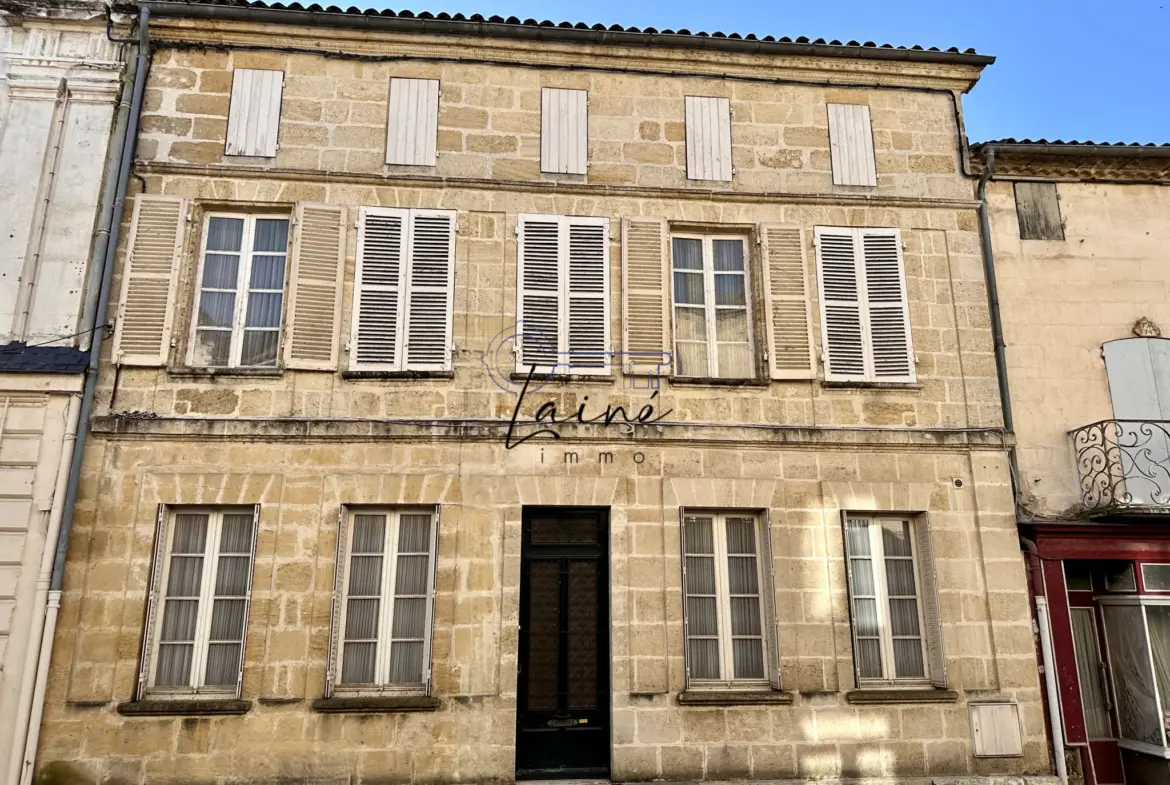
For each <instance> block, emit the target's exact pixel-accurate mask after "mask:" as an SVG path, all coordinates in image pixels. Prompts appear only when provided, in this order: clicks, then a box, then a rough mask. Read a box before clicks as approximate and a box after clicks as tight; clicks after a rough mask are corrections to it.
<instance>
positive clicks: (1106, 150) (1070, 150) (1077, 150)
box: [971, 142, 1170, 158]
mask: <svg viewBox="0 0 1170 785" xmlns="http://www.w3.org/2000/svg"><path fill="white" fill-rule="evenodd" d="M988 149H994V150H995V154H996V155H1004V154H1007V155H1010V154H1021V155H1050V156H1060V157H1067V156H1070V155H1071V156H1080V157H1101V158H1170V147H1167V146H1165V145H1160V146H1157V147H1152V146H1149V145H1110V144H1011V143H1008V144H999V143H997V142H980V143H978V144H973V145H971V152H972V153H974V154H976V155H982V154H983V151H985V150H988Z"/></svg>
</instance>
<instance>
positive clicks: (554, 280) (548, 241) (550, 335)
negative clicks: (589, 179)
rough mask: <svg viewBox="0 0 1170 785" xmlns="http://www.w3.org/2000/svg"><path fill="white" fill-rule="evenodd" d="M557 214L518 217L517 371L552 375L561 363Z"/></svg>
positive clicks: (559, 256) (560, 298)
mask: <svg viewBox="0 0 1170 785" xmlns="http://www.w3.org/2000/svg"><path fill="white" fill-rule="evenodd" d="M562 222H563V219H562V218H561V217H560V216H556V215H521V216H518V217H517V231H518V235H519V237H518V241H517V269H516V288H517V292H516V326H517V331H518V333H519V337H518V339H517V344H516V345H517V349H518V352H517V369H518V370H520V371H521V372H525V373H526V372H527V371H528V370H529V367H530V366H533V365H534V366H536V370H537V371H538V372H541V373H551V372H552V371H553V370H554V368H555V367H556V365H557V363H558V362H559V361H560V359H561V358H560V356H559V353H560V348H561V342H560V323H561V300H562V296H561V291H562V285H561V278H562V271H561V224H562Z"/></svg>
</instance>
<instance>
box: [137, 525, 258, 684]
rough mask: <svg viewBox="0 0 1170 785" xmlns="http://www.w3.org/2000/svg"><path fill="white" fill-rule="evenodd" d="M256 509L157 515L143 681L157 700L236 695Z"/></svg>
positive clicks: (249, 587)
mask: <svg viewBox="0 0 1170 785" xmlns="http://www.w3.org/2000/svg"><path fill="white" fill-rule="evenodd" d="M256 521H257V509H256V508H226V509H208V508H177V509H171V510H164V511H163V512H162V513H160V525H159V545H158V547H157V551H156V557H155V565H154V569H153V572H152V581H151V583H152V585H151V591H150V597H149V600H148V606H149V608H148V613H147V620H148V627H147V638H146V640H147V643H146V647H145V649H144V655H145V656H144V663H143V674H142V676H143V679H144V681H145V686H146V687H147V691H148V692H150V693H151V694H158V695H163V696H165V695H168V694H169V695H177V696H189V695H190V694H192V693H199V694H202V693H206V694H211V695H224V694H229V695H238V694H239V687H240V676H241V673H242V667H243V653H244V636H245V632H246V630H245V627H246V622H247V618H248V603H249V601H250V597H251V587H252V562H253V558H254V553H255V550H254V544H255V535H256Z"/></svg>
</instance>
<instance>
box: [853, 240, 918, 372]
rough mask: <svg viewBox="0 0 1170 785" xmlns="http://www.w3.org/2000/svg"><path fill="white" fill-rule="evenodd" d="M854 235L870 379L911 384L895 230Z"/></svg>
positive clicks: (905, 309) (902, 278) (903, 284)
mask: <svg viewBox="0 0 1170 785" xmlns="http://www.w3.org/2000/svg"><path fill="white" fill-rule="evenodd" d="M857 235H858V238H859V240H860V246H861V248H860V250H861V255H862V258H863V260H864V266H865V292H866V311H867V316H868V322H869V343H870V354H871V358H872V360H871V361H872V363H873V366H872V368H873V370H872V373H873V378H874V379H876V380H877V381H886V382H913V381H914V378H915V373H914V349H913V347H912V345H911V340H910V310H909V306H908V303H907V301H906V278H905V273H904V270H903V267H902V242H901V237H900V236H899V233H898V230H897V229H859V230H857Z"/></svg>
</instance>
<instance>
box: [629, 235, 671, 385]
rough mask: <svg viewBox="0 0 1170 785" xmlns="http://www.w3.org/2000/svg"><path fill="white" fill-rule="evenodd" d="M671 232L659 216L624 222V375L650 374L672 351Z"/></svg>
mask: <svg viewBox="0 0 1170 785" xmlns="http://www.w3.org/2000/svg"><path fill="white" fill-rule="evenodd" d="M669 241H670V233H669V231H668V230H667V226H666V220H665V219H663V218H626V219H624V220H623V221H622V295H623V305H624V308H623V313H622V331H623V333H624V336H623V340H622V351H623V352H625V353H626V354H625V366H626V367H625V371H626V372H627V373H634V374H639V373H644V374H654V373H661V372H663V371H664V370H665V371H667V372H669V369H667V368H664V367H663V363H664V362H665V361H666V357H667V353H668V352H670V313H669V310H668V309H669V297H670V266H669V265H670V253H669V250H668V246H667V243H668V242H669Z"/></svg>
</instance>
